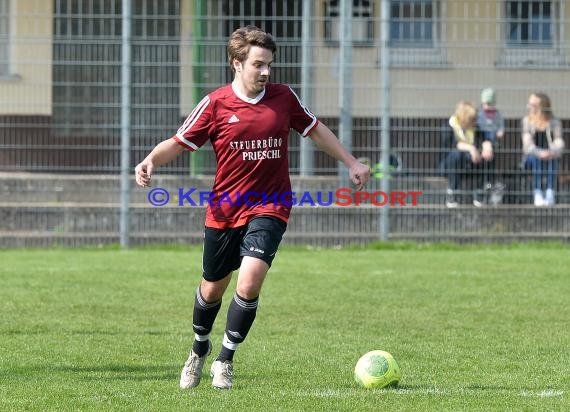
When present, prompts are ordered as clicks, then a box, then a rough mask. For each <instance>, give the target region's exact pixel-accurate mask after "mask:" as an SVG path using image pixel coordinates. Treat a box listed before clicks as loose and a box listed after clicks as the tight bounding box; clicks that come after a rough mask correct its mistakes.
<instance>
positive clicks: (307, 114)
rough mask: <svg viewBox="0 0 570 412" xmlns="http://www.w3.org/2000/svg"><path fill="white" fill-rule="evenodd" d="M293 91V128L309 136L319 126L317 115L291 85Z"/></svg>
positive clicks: (304, 135) (302, 134)
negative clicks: (308, 107) (306, 105)
mask: <svg viewBox="0 0 570 412" xmlns="http://www.w3.org/2000/svg"><path fill="white" fill-rule="evenodd" d="M289 90H290V91H291V106H292V107H291V128H293V129H295V130H296V131H297V132H299V134H300V135H301V136H303V137H307V136H308V135H309V134H310V133H311V132H312V131H313V130H314V129H315V127H316V126H317V124H318V120H317V117H316V116H315V115H314V114H313V113H311V111H310V110H309V109H307V107H305V105H304V104H303V103H302V102H301V99H299V96H297V94H296V93H295V92H294V91H293V89H291V87H289Z"/></svg>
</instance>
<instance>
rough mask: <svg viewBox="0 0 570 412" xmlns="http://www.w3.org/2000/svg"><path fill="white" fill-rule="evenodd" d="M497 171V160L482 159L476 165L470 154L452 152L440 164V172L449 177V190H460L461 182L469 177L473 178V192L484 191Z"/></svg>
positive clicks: (458, 151) (457, 151)
mask: <svg viewBox="0 0 570 412" xmlns="http://www.w3.org/2000/svg"><path fill="white" fill-rule="evenodd" d="M494 169H495V158H493V160H491V161H487V160H483V159H481V162H479V163H476V164H474V163H473V162H472V161H471V155H470V154H469V153H468V152H463V151H460V150H452V151H450V152H449V153H448V154H447V156H446V157H445V158H444V159H443V162H442V163H441V164H440V170H441V171H442V172H443V173H444V174H446V175H447V179H448V182H449V188H450V189H451V190H453V191H456V190H459V188H460V186H461V181H462V180H463V178H464V177H466V176H467V175H471V176H473V179H472V182H471V183H472V187H471V188H470V189H471V190H482V189H483V186H484V184H485V183H489V182H490V181H491V179H492V177H493V172H494Z"/></svg>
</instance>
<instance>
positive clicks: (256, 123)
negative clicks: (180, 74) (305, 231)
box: [173, 83, 318, 228]
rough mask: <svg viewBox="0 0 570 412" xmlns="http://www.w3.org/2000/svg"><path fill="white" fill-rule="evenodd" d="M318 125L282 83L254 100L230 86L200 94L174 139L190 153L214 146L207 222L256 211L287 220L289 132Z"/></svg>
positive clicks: (232, 220)
mask: <svg viewBox="0 0 570 412" xmlns="http://www.w3.org/2000/svg"><path fill="white" fill-rule="evenodd" d="M317 123H318V121H317V118H316V117H315V115H313V114H312V113H311V112H310V111H309V110H308V109H307V108H306V107H305V106H303V104H302V103H301V101H300V100H299V98H298V97H297V95H296V94H295V93H294V92H293V90H292V89H291V88H290V87H289V86H287V85H283V84H271V83H269V84H267V85H266V87H265V90H264V91H263V92H261V93H260V94H259V95H258V96H257V97H256V98H255V99H250V98H248V97H246V96H243V95H239V94H238V93H236V91H235V90H234V89H233V88H232V85H231V84H230V85H227V86H224V87H222V88H220V89H218V90H216V91H214V92H212V93H210V94H208V95H207V96H206V97H204V99H202V101H201V102H200V103H198V105H197V106H196V107H195V108H194V110H193V111H192V112H191V113H190V115H189V116H188V118H187V119H186V121H185V122H184V124H183V125H182V126H181V127H180V129H178V132H177V133H176V135H175V136H173V139H175V140H176V141H177V142H178V143H179V144H181V145H182V146H184V147H185V148H186V149H187V150H191V151H194V150H197V149H198V148H199V147H201V146H202V145H203V144H204V143H205V142H206V141H207V140H210V142H211V143H212V146H213V147H214V152H215V154H216V160H217V170H216V177H215V180H214V187H213V190H212V197H211V198H210V199H209V204H208V208H207V211H206V226H208V227H214V228H228V227H236V226H241V225H244V224H246V223H247V222H248V220H250V219H251V218H252V217H254V216H259V215H271V216H275V217H278V218H280V219H282V220H284V221H285V222H286V221H287V220H288V219H289V214H290V213H291V198H290V196H289V195H288V194H289V193H290V192H291V181H290V178H289V160H288V156H287V152H288V139H289V130H290V129H295V130H296V131H297V132H299V133H300V134H301V135H302V136H303V137H305V136H307V135H308V134H310V133H311V131H313V130H314V128H315V127H316V125H317Z"/></svg>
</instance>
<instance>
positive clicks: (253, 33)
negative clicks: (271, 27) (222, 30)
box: [227, 26, 277, 71]
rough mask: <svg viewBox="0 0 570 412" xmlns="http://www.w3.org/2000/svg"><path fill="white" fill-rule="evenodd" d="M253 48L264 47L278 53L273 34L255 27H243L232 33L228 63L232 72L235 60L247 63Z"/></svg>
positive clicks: (229, 42)
mask: <svg viewBox="0 0 570 412" xmlns="http://www.w3.org/2000/svg"><path fill="white" fill-rule="evenodd" d="M251 46H258V47H262V48H264V49H267V50H270V51H271V53H273V54H275V52H276V51H277V45H276V44H275V41H274V40H273V37H271V34H269V33H266V32H264V31H263V30H261V29H260V28H259V27H255V26H245V27H241V28H239V29H237V30H236V31H234V32H233V33H232V35H231V36H230V40H229V41H228V47H227V50H228V61H229V64H230V67H231V69H232V71H235V68H234V66H233V64H232V63H233V61H234V59H236V60H237V61H239V62H242V63H243V62H244V61H246V59H247V55H248V54H249V49H250V48H251Z"/></svg>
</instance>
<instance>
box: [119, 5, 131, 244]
mask: <svg viewBox="0 0 570 412" xmlns="http://www.w3.org/2000/svg"><path fill="white" fill-rule="evenodd" d="M122 12H123V16H122V38H121V213H120V214H121V216H120V242H121V247H128V246H129V229H130V227H129V226H130V225H129V221H130V213H129V212H130V211H129V203H130V186H131V185H130V177H131V165H130V162H131V161H130V151H131V142H130V138H131V0H122Z"/></svg>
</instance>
